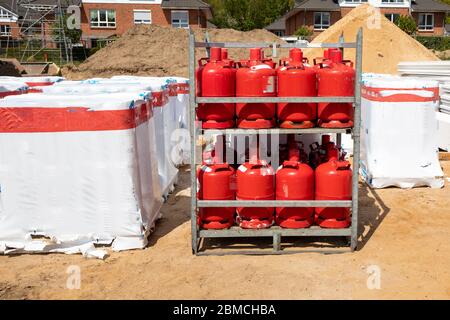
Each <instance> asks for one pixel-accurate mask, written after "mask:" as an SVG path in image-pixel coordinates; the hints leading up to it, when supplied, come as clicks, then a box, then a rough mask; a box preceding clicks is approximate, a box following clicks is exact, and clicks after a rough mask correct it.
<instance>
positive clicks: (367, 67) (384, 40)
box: [305, 4, 439, 74]
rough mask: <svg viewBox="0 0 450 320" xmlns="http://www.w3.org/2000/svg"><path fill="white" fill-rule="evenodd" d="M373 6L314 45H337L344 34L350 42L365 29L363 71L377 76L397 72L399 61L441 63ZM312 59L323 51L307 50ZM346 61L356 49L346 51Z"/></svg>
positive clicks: (359, 10)
mask: <svg viewBox="0 0 450 320" xmlns="http://www.w3.org/2000/svg"><path fill="white" fill-rule="evenodd" d="M375 12H376V11H375V8H373V7H371V6H370V5H368V4H366V5H360V6H358V7H356V8H355V9H353V10H352V11H351V12H350V13H349V14H347V15H346V16H345V17H344V18H342V19H341V20H339V21H338V22H337V23H335V24H334V25H333V26H331V27H330V28H329V29H327V30H326V31H324V32H323V33H321V34H320V35H319V36H318V37H316V38H315V39H314V41H313V42H337V41H339V36H340V35H341V34H342V33H343V34H344V38H345V40H346V41H348V42H353V41H355V39H356V34H357V32H358V29H359V28H360V27H362V28H363V71H364V72H375V73H390V74H396V73H397V64H398V63H399V62H400V61H433V60H439V59H438V58H437V57H436V56H435V55H434V54H433V53H432V52H431V51H429V50H428V49H427V48H425V47H424V46H423V45H422V44H420V43H419V42H417V41H416V40H414V39H413V38H411V37H410V36H409V35H408V34H406V33H405V32H403V31H402V30H401V29H399V28H398V27H397V26H396V25H395V24H394V23H392V22H391V21H389V20H388V19H386V18H385V17H384V15H382V14H375ZM305 54H306V56H307V57H308V58H310V59H312V58H315V57H319V56H322V49H308V50H306V52H305ZM345 58H346V59H351V60H354V59H355V50H354V49H347V50H345Z"/></svg>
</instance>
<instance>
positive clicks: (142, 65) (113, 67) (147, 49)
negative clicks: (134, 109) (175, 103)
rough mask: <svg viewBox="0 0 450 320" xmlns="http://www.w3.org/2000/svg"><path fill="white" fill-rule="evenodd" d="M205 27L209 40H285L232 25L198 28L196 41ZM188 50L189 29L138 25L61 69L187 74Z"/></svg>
mask: <svg viewBox="0 0 450 320" xmlns="http://www.w3.org/2000/svg"><path fill="white" fill-rule="evenodd" d="M205 31H207V32H208V34H209V38H210V41H217V42H225V41H229V42H234V41H239V42H283V41H282V40H281V39H280V38H278V37H277V36H275V35H274V34H272V33H270V32H268V31H266V30H253V31H249V32H240V31H236V30H230V29H202V30H196V39H197V41H204V35H205ZM188 51H189V48H188V31H187V30H185V29H175V28H171V27H163V26H155V25H138V26H136V27H134V28H133V29H131V30H130V31H128V32H127V33H126V34H124V35H123V36H122V37H121V38H120V39H118V40H117V41H115V42H114V43H112V44H111V45H109V46H107V47H105V48H103V49H101V50H99V51H98V52H97V53H95V54H94V55H93V56H91V57H89V59H87V60H86V61H85V62H84V63H82V64H81V65H79V66H78V67H74V66H70V67H64V68H63V69H62V72H63V75H64V76H65V77H67V78H69V79H73V80H77V79H84V78H88V77H108V76H112V75H118V74H133V75H149V76H182V77H187V76H188V56H189V53H188ZM270 53H271V50H266V55H267V56H270ZM203 56H205V49H198V50H197V57H199V58H200V57H203ZM230 57H233V58H236V57H237V58H239V59H244V58H247V57H248V49H234V50H231V52H230Z"/></svg>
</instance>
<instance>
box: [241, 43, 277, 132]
mask: <svg viewBox="0 0 450 320" xmlns="http://www.w3.org/2000/svg"><path fill="white" fill-rule="evenodd" d="M240 66H241V67H240V68H239V69H238V70H237V73H236V96H237V97H276V95H277V94H276V86H277V83H276V79H277V78H276V71H275V70H274V69H272V68H271V67H270V66H268V65H267V64H265V63H264V62H263V61H262V49H260V48H253V49H250V60H248V61H247V62H246V63H241V64H240ZM275 109H276V104H275V103H238V104H236V114H237V117H238V127H240V128H271V127H274V126H275V111H276V110H275Z"/></svg>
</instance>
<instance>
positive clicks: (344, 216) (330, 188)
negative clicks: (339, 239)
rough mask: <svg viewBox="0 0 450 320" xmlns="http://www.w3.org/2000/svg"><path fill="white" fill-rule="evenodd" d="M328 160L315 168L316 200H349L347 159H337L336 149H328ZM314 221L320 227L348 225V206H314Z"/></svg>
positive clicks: (350, 185) (349, 184)
mask: <svg viewBox="0 0 450 320" xmlns="http://www.w3.org/2000/svg"><path fill="white" fill-rule="evenodd" d="M329 156H330V160H329V161H328V162H326V163H323V164H321V165H320V166H318V167H317V169H316V175H315V176H316V191H315V198H316V200H351V199H352V170H351V169H350V163H349V162H348V161H339V160H338V152H337V150H336V149H333V150H331V151H330V154H329ZM315 212H316V215H315V218H316V223H317V224H318V225H319V226H320V227H322V228H335V229H339V228H347V227H348V226H350V221H351V220H350V209H349V208H316V210H315Z"/></svg>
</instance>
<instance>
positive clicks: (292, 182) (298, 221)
mask: <svg viewBox="0 0 450 320" xmlns="http://www.w3.org/2000/svg"><path fill="white" fill-rule="evenodd" d="M299 155H300V154H299V152H298V149H297V150H296V151H295V150H290V160H289V161H285V162H284V163H283V165H282V166H281V167H280V168H279V169H278V171H277V174H276V199H277V200H314V171H313V169H312V168H311V167H310V166H308V165H307V164H305V163H301V162H300V161H299V160H300V159H299ZM275 222H276V223H277V225H279V226H281V227H283V228H292V229H298V228H308V227H310V226H311V225H312V224H313V222H314V208H276V217H275Z"/></svg>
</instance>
